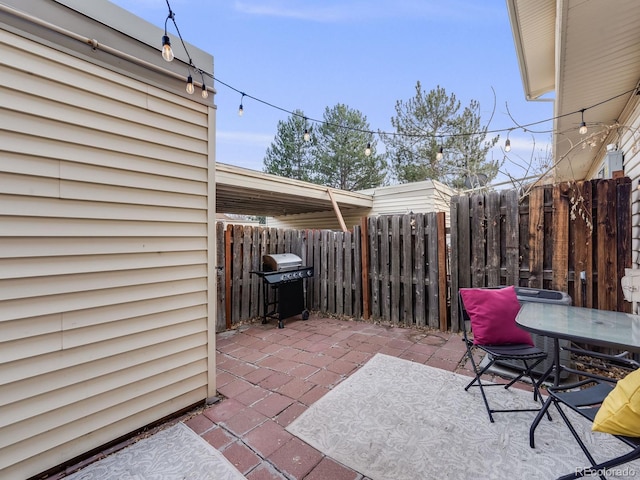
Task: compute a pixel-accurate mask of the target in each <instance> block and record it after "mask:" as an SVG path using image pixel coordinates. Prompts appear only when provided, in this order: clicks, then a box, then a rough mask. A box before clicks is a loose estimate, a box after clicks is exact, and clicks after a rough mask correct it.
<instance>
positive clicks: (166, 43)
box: [162, 34, 174, 62]
mask: <svg viewBox="0 0 640 480" xmlns="http://www.w3.org/2000/svg"><path fill="white" fill-rule="evenodd" d="M162 58H164V59H165V60H166V61H167V62H171V61H172V60H173V58H174V55H173V49H172V48H171V40H169V35H166V34H165V35H163V36H162Z"/></svg>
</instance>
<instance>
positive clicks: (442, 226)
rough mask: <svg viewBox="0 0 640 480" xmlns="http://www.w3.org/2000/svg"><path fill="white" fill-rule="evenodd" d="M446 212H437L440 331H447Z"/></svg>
mask: <svg viewBox="0 0 640 480" xmlns="http://www.w3.org/2000/svg"><path fill="white" fill-rule="evenodd" d="M445 220H446V214H445V213H444V212H438V213H437V218H436V222H437V225H438V227H437V235H438V280H439V288H438V297H439V298H438V305H439V307H440V331H442V332H446V331H447V323H448V322H447V252H446V250H447V224H446V221H445Z"/></svg>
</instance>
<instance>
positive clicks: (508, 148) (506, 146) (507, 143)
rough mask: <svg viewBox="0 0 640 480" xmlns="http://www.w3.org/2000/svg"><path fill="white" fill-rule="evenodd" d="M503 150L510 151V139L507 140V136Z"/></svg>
mask: <svg viewBox="0 0 640 480" xmlns="http://www.w3.org/2000/svg"><path fill="white" fill-rule="evenodd" d="M504 151H505V152H510V151H511V140H509V139H508V138H507V141H506V142H504Z"/></svg>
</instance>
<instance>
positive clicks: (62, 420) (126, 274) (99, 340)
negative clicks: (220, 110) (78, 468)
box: [0, 30, 215, 478]
mask: <svg viewBox="0 0 640 480" xmlns="http://www.w3.org/2000/svg"><path fill="white" fill-rule="evenodd" d="M0 46H1V48H2V50H3V52H4V54H3V55H2V56H1V58H0V78H2V82H0V105H1V107H0V108H1V112H0V477H2V478H26V477H29V476H31V475H35V474H37V473H40V472H42V471H44V470H46V469H48V468H52V467H54V466H56V465H58V464H60V463H63V462H65V461H68V460H70V459H72V458H74V457H75V456H78V455H81V454H83V453H85V452H87V451H89V450H91V449H92V448H97V447H99V446H100V445H103V444H104V443H106V442H110V441H112V440H114V439H116V438H118V437H120V436H122V435H126V434H128V433H130V432H132V431H134V430H136V429H138V428H141V427H143V426H145V425H147V424H149V423H151V422H153V421H156V420H158V419H160V418H162V417H164V416H167V415H170V414H172V413H174V412H176V411H179V410H181V409H184V408H187V407H188V406H190V405H193V404H194V403H196V402H199V401H202V400H204V399H205V398H207V397H208V396H210V392H211V391H212V390H213V391H214V392H215V377H214V374H212V373H211V371H210V370H211V365H212V364H211V362H212V360H211V359H210V358H209V357H210V356H211V353H210V352H211V345H210V343H211V342H212V341H214V339H212V338H211V333H210V332H209V329H208V324H209V318H208V311H209V308H208V305H209V302H210V301H211V296H212V295H215V288H213V289H211V288H210V282H212V281H213V280H212V278H213V275H211V271H212V268H213V267H212V265H210V263H209V261H208V255H207V250H208V249H210V248H211V247H212V246H213V251H215V245H214V244H213V243H212V242H213V241H214V239H212V237H214V236H213V235H210V234H209V233H210V228H211V227H210V226H209V223H208V216H209V215H211V217H212V218H213V215H214V210H215V208H214V203H215V202H214V200H213V199H214V198H215V195H214V196H213V199H212V198H211V192H213V191H214V190H213V188H214V187H213V185H212V182H213V181H214V180H213V171H214V170H215V169H214V168H213V167H212V168H211V169H209V164H210V162H211V159H212V158H213V154H212V153H210V152H211V151H212V150H213V132H211V130H210V129H211V128H214V129H215V119H212V117H214V109H213V108H212V107H210V106H207V105H203V104H201V103H198V102H193V101H190V100H189V99H186V98H183V97H181V96H179V95H175V94H173V93H170V92H168V91H165V90H162V89H159V88H157V87H154V86H152V85H149V84H148V83H145V82H143V81H140V80H138V79H135V78H133V77H131V76H125V75H122V74H120V73H116V72H114V71H113V70H110V69H107V68H103V67H101V66H99V65H96V64H94V63H91V62H88V61H85V60H83V59H82V58H79V57H78V56H73V55H69V54H66V53H64V52H62V51H59V50H56V49H53V48H51V47H49V46H45V45H44V44H42V43H39V42H35V41H32V40H30V39H29V38H27V37H25V36H21V35H17V34H15V33H10V32H9V31H6V30H0ZM211 165H213V164H212V163H211ZM212 292H213V293H212ZM213 305H215V302H214V303H213ZM212 311H215V310H214V309H212ZM214 324H215V319H214ZM213 365H215V364H213ZM213 370H214V371H215V368H213ZM212 382H213V385H212V384H211V383H212Z"/></svg>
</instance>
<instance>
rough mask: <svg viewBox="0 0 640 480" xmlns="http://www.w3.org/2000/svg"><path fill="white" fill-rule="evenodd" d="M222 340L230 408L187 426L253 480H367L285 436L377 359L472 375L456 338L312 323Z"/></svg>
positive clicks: (254, 328) (245, 330) (221, 370)
mask: <svg viewBox="0 0 640 480" xmlns="http://www.w3.org/2000/svg"><path fill="white" fill-rule="evenodd" d="M276 327H277V325H276V322H271V323H269V324H266V325H262V324H261V323H255V324H249V325H244V326H241V327H240V328H238V329H237V330H233V331H230V332H223V333H220V334H218V335H217V339H216V342H217V351H218V356H217V369H218V371H217V374H218V376H217V386H218V391H219V393H220V394H221V396H222V400H221V401H220V402H218V403H216V404H214V405H212V406H210V407H208V408H206V409H204V410H203V411H202V412H201V413H199V414H198V415H195V416H193V417H191V418H190V419H189V420H187V421H186V422H185V423H186V424H187V425H188V426H189V427H191V428H192V429H193V430H194V431H195V432H196V433H198V434H199V435H200V436H202V438H204V439H205V440H206V441H207V442H209V443H210V444H211V445H213V446H214V447H215V448H217V449H218V450H219V451H221V452H222V453H223V455H225V457H227V458H228V459H229V460H230V461H231V462H232V463H233V464H234V465H235V466H236V468H238V470H240V472H242V474H243V475H245V476H246V478H248V479H249V480H271V479H289V480H291V479H305V480H320V479H322V480H324V479H328V478H331V479H333V480H360V479H365V480H366V478H367V477H365V476H364V475H362V474H361V473H359V472H356V471H354V470H351V469H350V468H347V467H345V466H344V465H342V464H340V463H338V462H336V461H335V460H333V459H331V458H329V457H326V456H325V455H323V454H322V453H321V452H319V451H318V450H316V449H315V448H313V447H311V446H309V445H307V444H306V443H304V442H303V441H301V440H300V439H298V438H296V437H294V436H293V435H291V434H290V433H289V432H287V431H286V430H285V427H286V426H287V425H289V423H291V422H292V421H293V420H294V419H296V418H297V417H298V416H299V415H300V414H301V413H302V412H304V411H305V410H306V409H307V408H308V407H309V406H310V405H312V404H313V402H315V401H317V400H318V399H319V398H321V397H322V396H323V395H325V394H326V393H327V392H328V391H329V390H331V389H332V388H333V387H335V386H336V385H338V384H339V383H340V382H342V381H343V380H344V379H346V378H347V377H348V376H349V375H351V374H352V373H354V372H355V371H356V370H357V369H358V368H360V367H361V366H362V365H363V364H364V363H366V362H367V360H369V359H370V358H371V357H373V356H374V355H375V354H376V353H384V354H387V355H393V356H396V357H399V358H403V359H406V360H412V361H415V362H419V363H422V364H425V365H430V366H432V367H437V368H443V369H445V370H449V371H452V372H457V373H461V374H464V375H471V372H470V370H469V368H468V367H467V366H465V365H463V364H461V362H462V359H463V357H464V353H465V347H464V344H463V342H462V341H461V336H460V335H457V334H452V333H446V332H438V331H427V330H418V329H415V328H398V327H395V328H394V327H389V326H384V325H375V324H372V323H368V322H361V321H352V320H340V319H334V318H326V317H319V316H313V315H312V316H311V318H310V319H309V320H307V321H302V320H295V319H292V320H289V321H287V322H285V328H283V329H278V328H276Z"/></svg>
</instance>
